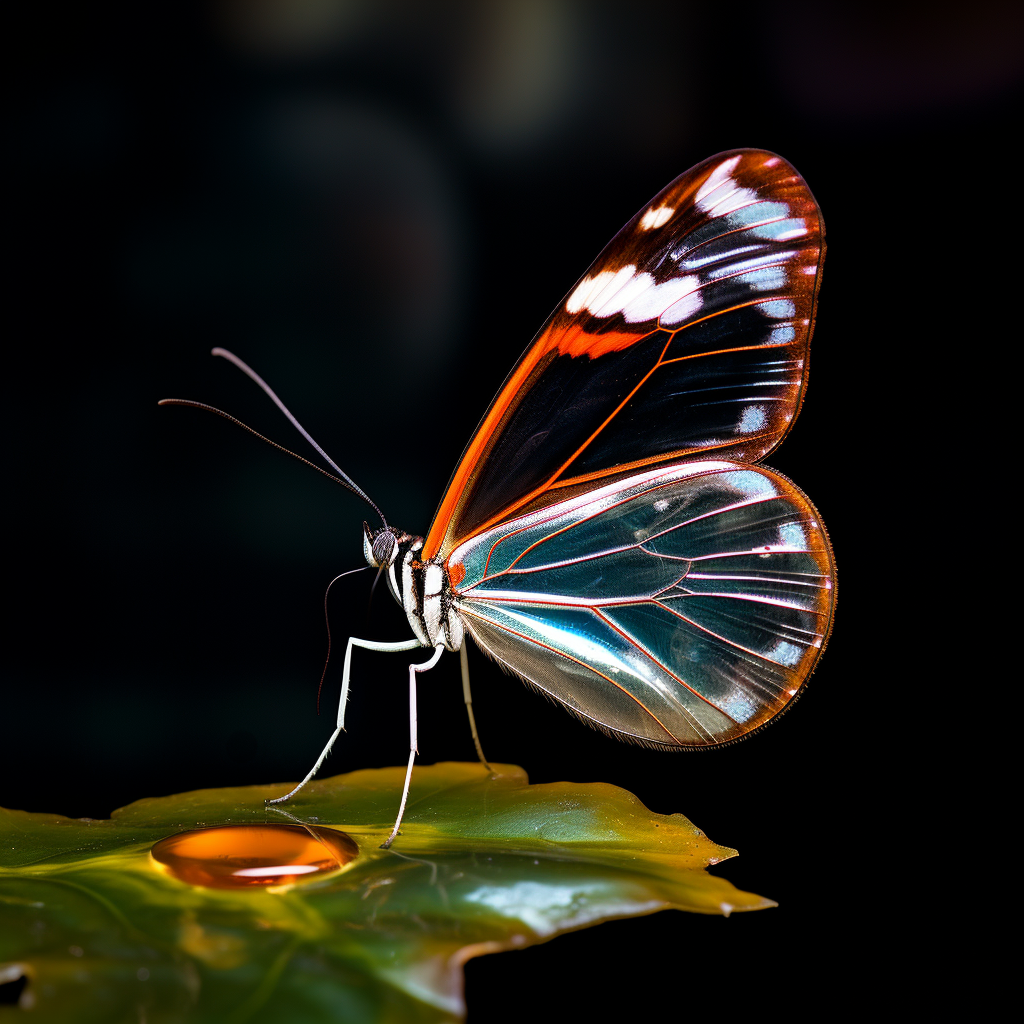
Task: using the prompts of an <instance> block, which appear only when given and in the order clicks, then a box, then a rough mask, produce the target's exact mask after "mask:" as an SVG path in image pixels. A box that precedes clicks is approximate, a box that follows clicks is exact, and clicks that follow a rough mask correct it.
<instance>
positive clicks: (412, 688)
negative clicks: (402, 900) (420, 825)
mask: <svg viewBox="0 0 1024 1024" xmlns="http://www.w3.org/2000/svg"><path fill="white" fill-rule="evenodd" d="M442 654H444V644H438V645H437V647H436V648H435V649H434V656H433V657H432V658H431V659H430V660H429V661H424V662H421V663H420V664H419V665H410V666H409V764H408V766H407V767H406V769H405V786H404V787H403V788H402V803H401V805H400V806H399V808H398V818H397V819H396V820H395V827H394V828H393V829H392V830H391V835H389V836H388V837H387V839H385V840H384V842H383V843H381V844H380V848H381V849H382V850H386V849H388V848H389V847H390V846H391V844H392V843H393V842H394V841H395V836H397V835H398V826H399V825H401V824H402V815H404V814H405V804H406V801H407V800H408V799H409V783H410V782H411V781H412V765H413V762H414V761H415V760H416V754H417V753H418V752H419V751H418V750H417V749H416V748H417V743H418V737H417V732H416V674H417V673H418V672H429V671H430V670H431V669H432V668H433V667H434V666H435V665H436V664H437V662H438V660H439V659H440V657H441V655H442Z"/></svg>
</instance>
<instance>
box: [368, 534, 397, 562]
mask: <svg viewBox="0 0 1024 1024" xmlns="http://www.w3.org/2000/svg"><path fill="white" fill-rule="evenodd" d="M397 554H398V538H397V537H396V536H395V534H394V531H393V530H392V529H391V527H390V526H383V527H381V528H380V529H379V530H371V529H370V525H369V523H363V556H364V557H365V559H366V561H367V562H368V563H369V564H370V565H372V566H373V567H374V569H378V568H380V567H381V566H383V567H384V568H385V569H387V568H389V567H390V566H391V565H393V564H394V561H395V556H396V555H397Z"/></svg>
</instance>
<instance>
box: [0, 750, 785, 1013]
mask: <svg viewBox="0 0 1024 1024" xmlns="http://www.w3.org/2000/svg"><path fill="white" fill-rule="evenodd" d="M403 775H404V768H382V769H374V770H364V771H357V772H351V773H349V774H347V775H339V776H336V777H334V778H330V779H325V780H322V781H320V782H316V783H313V784H311V785H309V786H308V787H306V789H305V790H303V791H302V792H301V793H300V794H299V795H298V796H297V797H296V798H295V799H294V800H293V801H292V802H291V803H289V804H288V805H287V815H285V814H282V813H279V812H275V811H274V810H273V809H270V808H268V807H267V805H266V804H265V802H264V801H265V800H266V799H267V798H270V797H276V796H279V795H280V794H281V793H282V792H283V791H285V789H284V787H283V786H281V785H276V786H247V787H240V788H231V789H216V790H213V789H211V790H198V791H196V792H192V793H182V794H179V795H176V796H169V797H160V798H153V799H146V800H139V801H138V802H136V803H133V804H130V805H129V806H128V807H124V808H121V809H120V810H118V811H115V812H114V813H113V815H112V816H111V818H110V819H109V820H104V821H81V820H75V819H70V818H65V817H62V816H60V815H56V814H30V813H27V812H23V811H6V810H0V982H3V981H4V980H10V979H14V978H18V977H21V976H22V975H25V976H27V979H28V980H27V983H26V984H25V987H24V990H23V991H22V993H21V1007H22V1010H31V1019H32V1020H35V1021H39V1022H46V1021H62V1022H63V1021H70V1020H74V1021H76V1022H77V1024H84V1022H90V1021H96V1022H101V1021H102V1022H104V1024H107V1022H120V1021H124V1022H132V1024H137V1022H138V1021H140V1020H145V1021H146V1022H147V1024H158V1022H168V1024H170V1022H177V1021H190V1022H191V1021H195V1022H210V1024H236V1022H237V1024H240V1022H242V1021H246V1022H254V1024H271V1022H273V1024H279V1022H281V1021H288V1022H289V1024H307V1022H308V1024H314V1022H317V1024H319V1022H327V1021H338V1020H344V1021H346V1022H362V1021H366V1022H388V1021H403V1022H406V1021H417V1022H419V1021H423V1022H435V1021H457V1020H461V1019H462V1018H463V1016H464V1014H465V1007H464V1004H463V997H462V984H463V977H462V967H463V964H464V963H465V962H466V960H467V959H469V958H470V957H473V956H478V955H480V954H482V953H489V952H496V951H498V950H504V949H515V948H520V947H525V946H529V945H533V944H534V943H538V942H545V941H547V940H548V939H551V938H554V937H555V936H557V935H559V934H561V933H563V932H565V931H569V930H572V929H576V928H583V927H587V926H589V925H594V924H598V923H600V922H601V921H606V920H610V919H612V918H620V917H632V916H636V915H640V914H649V913H653V912H655V911H658V910H665V909H670V908H674V909H677V910H689V911H693V912H696V913H702V914H729V913H731V912H733V911H740V910H757V909H761V908H764V907H769V906H773V904H772V902H771V901H770V900H766V899H764V898H762V897H760V896H755V895H753V894H751V893H747V892H741V891H740V890H738V889H736V888H735V887H734V886H732V885H731V884H730V883H729V882H728V881H726V880H725V879H723V878H719V877H716V876H714V875H710V874H708V872H707V871H706V868H707V867H709V866H710V865H712V864H716V863H718V862H719V861H721V860H724V859H726V858H728V857H732V856H734V855H735V851H734V850H730V849H728V848H726V847H723V846H719V845H717V844H716V843H713V842H712V841H711V840H710V839H708V838H707V836H705V835H704V834H703V833H702V832H701V831H700V829H698V828H696V827H695V826H694V825H693V824H691V823H690V822H689V821H688V820H687V819H686V818H685V817H683V816H682V815H681V814H671V815H662V814H655V813H653V812H652V811H649V810H648V809H647V808H646V807H644V806H643V804H641V803H640V801H639V800H638V799H637V798H636V797H635V796H633V795H632V794H631V793H628V792H626V791H625V790H623V789H619V788H618V787H615V786H611V785H606V784H603V783H590V784H577V783H568V782H559V783H549V784H545V785H535V786H532V785H530V784H529V781H528V780H527V777H526V774H525V772H523V770H522V769H521V768H518V767H516V766H514V765H495V766H492V769H491V770H490V771H488V770H487V769H486V768H485V767H484V766H482V765H479V764H463V763H444V764H437V765H432V766H428V767H417V769H416V770H415V773H414V775H413V783H412V789H411V792H410V798H409V805H408V809H407V811H406V816H405V820H404V822H403V825H402V831H401V833H400V835H399V837H398V839H397V840H396V841H395V843H394V845H393V846H392V847H391V849H390V850H382V849H380V844H381V843H382V842H383V841H384V839H385V838H386V837H387V835H388V832H389V831H390V828H391V825H392V823H393V820H394V816H395V813H396V810H397V808H398V803H399V799H400V796H401V790H402V782H403ZM295 821H298V822H302V823H307V824H310V825H315V826H318V827H330V828H335V829H338V830H341V831H343V832H345V833H347V834H348V835H349V836H350V837H351V838H352V839H353V840H355V842H356V844H357V845H358V847H359V855H358V856H357V857H356V858H355V859H354V860H353V861H352V862H351V863H349V864H347V865H346V866H345V867H344V868H343V869H342V870H340V871H338V872H336V873H334V874H329V875H325V876H319V877H311V878H310V880H308V881H304V882H303V881H301V880H300V881H299V882H297V883H296V884H294V885H290V886H280V887H276V888H273V887H271V888H260V889H244V890H235V889H231V890H225V889H212V888H202V887H198V886H194V885H189V884H186V883H184V882H181V881H179V880H178V879H177V878H175V877H172V876H171V875H169V874H168V873H166V872H164V871H162V870H160V869H159V868H158V866H157V865H156V863H155V861H154V860H153V858H152V857H151V855H150V850H151V848H152V846H153V844H154V843H155V842H157V841H158V840H160V839H163V838H165V837H166V836H169V835H173V834H176V833H179V832H183V831H186V830H188V829H194V828H199V827H204V826H213V825H224V824H254V823H260V824H262V823H265V822H279V823H288V822H293V823H294V822H295ZM20 1012H21V1011H19V1010H17V1009H15V1008H7V1007H0V1014H2V1016H3V1017H7V1016H12V1019H13V1015H16V1014H18V1013H20ZM25 1017H26V1019H29V1016H28V1014H25Z"/></svg>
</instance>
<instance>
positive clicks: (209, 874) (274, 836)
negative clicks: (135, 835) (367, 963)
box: [151, 822, 359, 889]
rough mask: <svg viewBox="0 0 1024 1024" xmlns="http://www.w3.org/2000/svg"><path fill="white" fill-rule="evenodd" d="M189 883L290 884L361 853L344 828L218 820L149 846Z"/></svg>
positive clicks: (246, 886)
mask: <svg viewBox="0 0 1024 1024" xmlns="http://www.w3.org/2000/svg"><path fill="white" fill-rule="evenodd" d="M151 853H152V856H153V859H154V860H155V861H157V863H158V864H160V865H161V866H162V867H163V868H164V869H165V870H166V871H167V872H168V873H169V874H171V875H173V876H174V877H175V878H177V879H180V880H181V881H182V882H188V883H189V884H190V885H204V886H207V887H209V888H213V889H251V888H260V887H266V886H268V885H291V884H293V883H295V882H299V881H305V880H309V879H313V878H316V877H317V876H319V875H324V874H328V873H329V872H332V871H338V870H339V869H340V868H343V867H344V866H345V865H346V864H348V863H349V862H350V861H352V860H353V859H355V857H356V856H358V854H359V847H358V846H356V844H355V842H354V841H353V840H352V839H351V838H350V837H349V836H347V835H346V834H345V833H344V832H339V831H338V830H337V829H333V828H322V827H320V826H316V827H314V826H312V825H310V826H303V825H284V824H277V823H276V822H274V823H267V824H264V825H220V826H217V827H213V828H200V829H193V830H192V831H189V832H180V833H178V835H175V836H168V837H167V838H166V839H161V840H160V842H158V843H157V844H156V845H155V846H154V847H153V849H152V851H151Z"/></svg>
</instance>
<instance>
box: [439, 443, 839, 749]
mask: <svg viewBox="0 0 1024 1024" xmlns="http://www.w3.org/2000/svg"><path fill="white" fill-rule="evenodd" d="M449 569H450V572H451V575H452V580H453V582H455V581H456V580H457V581H458V582H457V585H456V606H457V608H458V610H459V612H460V613H461V614H462V618H463V621H464V622H465V624H466V627H467V628H468V630H469V631H470V633H471V634H472V636H473V638H474V639H475V640H476V642H477V643H478V644H479V645H480V647H481V648H483V650H485V651H486V652H487V653H488V654H490V655H491V657H493V658H495V659H496V660H497V661H498V662H499V663H501V664H503V665H505V666H506V667H507V668H509V669H511V670H512V671H513V672H514V673H516V674H517V675H519V676H521V677H522V678H523V679H525V680H526V681H528V682H530V683H532V684H533V685H535V686H537V687H539V688H540V689H542V690H544V691H546V692H547V693H548V694H550V695H551V696H552V697H554V698H556V699H557V700H558V701H560V702H562V703H563V704H565V705H566V706H567V707H568V708H569V709H570V710H572V711H574V712H575V713H577V714H578V715H579V716H580V717H582V718H584V719H585V720H587V721H589V722H591V723H592V724H596V725H597V726H599V727H603V728H605V729H607V730H610V731H611V732H613V733H614V734H616V735H617V736H618V737H619V738H622V739H629V740H634V741H637V742H640V743H645V744H649V745H654V746H659V747H670V748H685V747H701V746H709V745H713V744H721V743H727V742H730V741H732V740H737V739H740V738H742V737H743V736H745V735H746V734H748V733H750V732H751V731H753V730H754V729H757V728H759V727H760V726H762V725H764V724H765V723H766V722H768V721H769V720H770V719H771V718H773V717H774V716H775V715H777V714H778V713H779V712H780V711H782V710H783V709H784V708H785V707H786V705H787V704H788V703H789V702H790V701H791V700H792V699H793V698H794V697H796V696H797V695H798V694H799V692H800V690H801V688H802V687H803V685H804V683H805V682H806V680H807V678H808V676H809V675H810V673H811V671H812V669H813V667H814V664H815V662H816V660H817V658H818V656H819V654H820V653H821V650H822V648H823V646H824V644H825V641H826V639H827V637H828V632H829V628H830V625H831V620H832V611H833V607H834V603H835V589H834V576H835V570H834V563H833V558H832V552H831V548H830V547H829V542H828V537H827V535H826V533H825V530H824V527H823V525H822V523H821V521H820V520H819V518H818V515H817V513H816V512H815V509H814V507H813V506H812V505H811V503H810V501H808V499H807V498H806V497H805V496H804V495H803V494H802V493H801V492H800V491H799V490H798V489H797V488H796V487H795V486H794V485H793V484H792V483H791V482H790V481H789V480H787V479H786V478H785V477H783V476H782V475H780V474H779V473H776V472H774V471H773V470H770V469H768V468H766V467H763V466H752V465H747V464H743V463H735V462H692V463H687V464H682V465H675V466H669V467H662V468H658V469H654V470H649V471H647V472H644V473H640V474H637V475H634V476H632V477H630V478H628V479H625V480H620V481H618V482H617V483H615V484H612V485H607V486H605V487H601V488H598V489H594V490H591V491H589V492H588V493H585V494H581V495H577V496H576V497H574V498H570V499H568V500H566V501H563V502H561V503H559V504H556V505H552V506H549V507H547V508H545V509H542V510H538V511H535V512H533V513H529V514H526V515H523V516H521V517H519V518H516V519H513V520H510V521H508V522H505V523H502V524H500V525H498V526H496V527H494V528H493V529H490V530H488V531H486V532H484V533H482V534H479V535H477V536H476V537H473V538H472V539H471V540H469V541H467V542H465V543H464V544H462V545H460V546H459V547H458V548H457V549H456V550H455V551H453V552H452V555H451V558H450V560H449Z"/></svg>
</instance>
